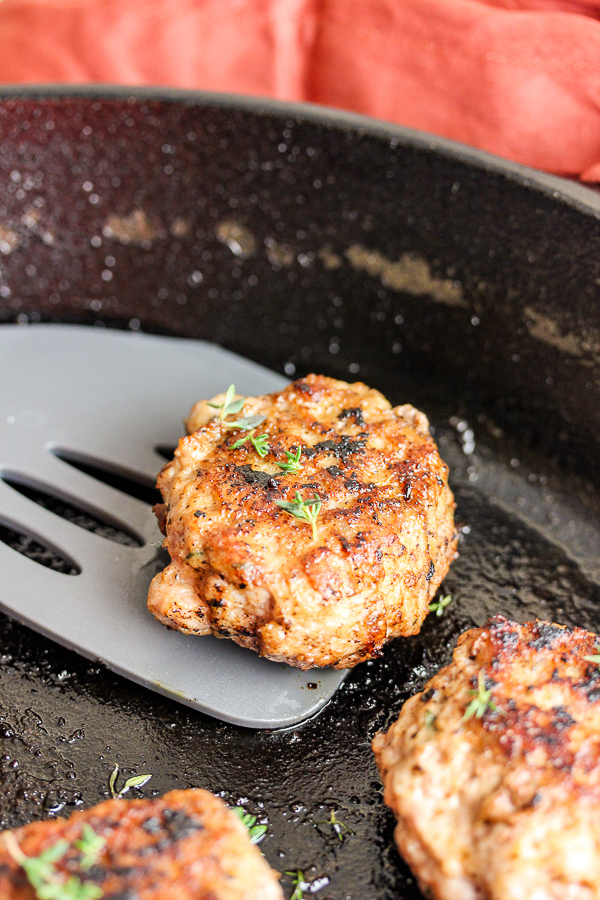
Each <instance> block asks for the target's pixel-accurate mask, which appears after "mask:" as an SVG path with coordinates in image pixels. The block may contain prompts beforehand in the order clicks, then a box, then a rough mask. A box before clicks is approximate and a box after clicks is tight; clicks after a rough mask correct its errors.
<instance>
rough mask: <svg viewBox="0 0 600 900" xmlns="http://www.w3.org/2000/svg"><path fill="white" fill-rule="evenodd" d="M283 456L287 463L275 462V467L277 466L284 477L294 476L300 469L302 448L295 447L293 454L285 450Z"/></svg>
mask: <svg viewBox="0 0 600 900" xmlns="http://www.w3.org/2000/svg"><path fill="white" fill-rule="evenodd" d="M285 455H286V456H287V462H277V460H276V461H275V465H276V466H279V468H280V469H281V471H282V472H283V473H284V474H285V475H296V473H297V472H299V471H300V469H301V468H302V463H301V462H300V457H301V456H302V447H297V448H296V452H295V453H290V451H289V450H286V451H285Z"/></svg>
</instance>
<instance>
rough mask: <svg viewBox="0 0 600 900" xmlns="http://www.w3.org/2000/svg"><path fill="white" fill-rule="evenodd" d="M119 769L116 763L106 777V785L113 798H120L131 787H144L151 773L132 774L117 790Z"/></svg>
mask: <svg viewBox="0 0 600 900" xmlns="http://www.w3.org/2000/svg"><path fill="white" fill-rule="evenodd" d="M119 771H120V769H119V766H118V764H115V767H114V769H113V770H112V772H111V773H110V778H109V779H108V787H109V789H110V793H111V796H112V798H113V800H120V799H121V797H122V796H123V795H124V794H127V793H129V791H130V790H131V788H141V787H144V785H145V784H147V783H148V782H149V781H150V779H151V778H152V775H134V776H133V777H132V778H128V779H127V781H126V782H125V784H124V785H123V787H122V788H121V789H120V790H118V789H117V778H118V777H119Z"/></svg>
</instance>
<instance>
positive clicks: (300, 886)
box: [283, 869, 310, 900]
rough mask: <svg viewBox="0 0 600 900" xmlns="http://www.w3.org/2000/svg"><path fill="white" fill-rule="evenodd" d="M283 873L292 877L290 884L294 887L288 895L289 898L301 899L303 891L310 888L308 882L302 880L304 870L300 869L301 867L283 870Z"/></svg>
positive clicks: (291, 899) (293, 899) (292, 899)
mask: <svg viewBox="0 0 600 900" xmlns="http://www.w3.org/2000/svg"><path fill="white" fill-rule="evenodd" d="M283 874H284V875H287V876H288V878H291V879H292V886H293V888H294V891H293V893H292V895H291V897H290V900H302V898H303V897H304V891H307V890H308V889H309V888H310V884H309V883H308V882H307V881H305V880H304V872H303V871H302V869H292V870H291V871H288V872H284V873H283Z"/></svg>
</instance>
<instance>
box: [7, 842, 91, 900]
mask: <svg viewBox="0 0 600 900" xmlns="http://www.w3.org/2000/svg"><path fill="white" fill-rule="evenodd" d="M86 829H88V831H86ZM82 844H83V850H82V854H83V855H82V860H81V863H80V867H81V868H82V869H83V868H86V869H88V868H91V866H93V865H94V864H95V863H96V862H97V861H98V857H99V856H100V853H101V852H102V849H103V847H104V845H105V841H104V839H103V838H101V837H100V836H99V835H97V834H96V833H95V832H94V831H93V829H92V828H90V826H89V825H85V826H84V832H83V836H82V838H81V840H79V841H76V842H75V844H74V845H73V846H75V847H77V848H78V849H81V845H82ZM4 846H5V847H6V849H7V850H8V852H9V854H10V855H11V856H12V858H13V859H14V861H15V862H16V863H17V864H18V865H19V866H20V867H21V868H22V869H23V871H24V872H25V874H26V875H27V880H28V881H29V884H30V885H31V886H32V888H33V890H34V891H35V895H36V897H38V898H39V900H99V898H100V897H102V896H103V894H104V892H103V890H102V888H100V887H98V885H97V884H92V883H91V882H83V881H81V879H79V878H78V877H77V876H76V875H69V876H67V877H65V876H63V874H62V873H61V872H59V870H58V869H57V868H56V863H57V862H58V861H59V860H60V859H62V858H63V856H64V855H65V853H66V852H67V850H68V849H69V846H70V845H69V843H68V841H64V840H63V841H57V842H56V843H55V844H52V845H51V846H50V847H48V848H47V849H46V850H44V851H42V853H40V854H39V856H26V855H25V854H24V853H23V851H22V850H21V848H20V847H19V844H18V842H17V839H16V838H15V836H14V834H12V833H11V832H10V831H7V832H5V834H4ZM84 863H85V866H84Z"/></svg>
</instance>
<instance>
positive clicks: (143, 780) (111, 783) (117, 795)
mask: <svg viewBox="0 0 600 900" xmlns="http://www.w3.org/2000/svg"><path fill="white" fill-rule="evenodd" d="M189 555H190V556H191V555H192V554H189ZM119 772H120V769H119V765H118V763H115V767H114V769H113V770H112V772H111V773H110V778H109V779H108V787H109V790H110V793H111V796H112V798H113V800H120V799H121V797H123V795H124V794H128V793H129V791H130V790H131V788H142V787H144V785H145V784H148V782H149V781H150V779H151V778H152V775H134V776H133V777H132V778H128V779H127V781H126V782H125V784H124V785H123V787H122V788H121V789H120V790H118V789H117V779H118V777H119Z"/></svg>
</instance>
